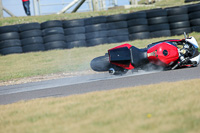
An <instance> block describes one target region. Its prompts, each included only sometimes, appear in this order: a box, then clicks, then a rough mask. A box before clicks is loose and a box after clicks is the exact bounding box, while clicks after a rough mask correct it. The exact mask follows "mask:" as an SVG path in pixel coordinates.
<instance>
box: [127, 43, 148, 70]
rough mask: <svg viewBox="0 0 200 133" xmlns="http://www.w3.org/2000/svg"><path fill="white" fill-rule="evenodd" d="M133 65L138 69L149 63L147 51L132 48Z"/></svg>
mask: <svg viewBox="0 0 200 133" xmlns="http://www.w3.org/2000/svg"><path fill="white" fill-rule="evenodd" d="M130 53H131V63H132V64H133V66H135V67H138V66H141V65H144V64H146V63H147V62H148V58H147V49H138V48H136V47H134V46H132V47H131V48H130Z"/></svg>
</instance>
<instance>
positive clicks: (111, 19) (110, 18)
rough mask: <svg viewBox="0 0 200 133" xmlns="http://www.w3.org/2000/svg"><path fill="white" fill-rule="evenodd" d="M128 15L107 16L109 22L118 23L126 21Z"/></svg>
mask: <svg viewBox="0 0 200 133" xmlns="http://www.w3.org/2000/svg"><path fill="white" fill-rule="evenodd" d="M126 19H127V14H117V15H111V16H107V22H118V21H126Z"/></svg>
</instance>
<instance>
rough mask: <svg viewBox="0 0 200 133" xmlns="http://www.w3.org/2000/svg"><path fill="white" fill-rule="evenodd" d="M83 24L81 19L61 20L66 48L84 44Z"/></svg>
mask: <svg viewBox="0 0 200 133" xmlns="http://www.w3.org/2000/svg"><path fill="white" fill-rule="evenodd" d="M84 25H85V24H84V20H83V19H76V20H67V21H63V27H64V31H65V37H66V42H67V45H66V48H74V47H84V46H86V42H85V27H84Z"/></svg>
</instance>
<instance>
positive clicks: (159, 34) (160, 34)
mask: <svg viewBox="0 0 200 133" xmlns="http://www.w3.org/2000/svg"><path fill="white" fill-rule="evenodd" d="M182 34H183V33H182ZM165 36H171V32H170V30H160V31H154V32H151V33H150V37H151V38H156V37H165Z"/></svg>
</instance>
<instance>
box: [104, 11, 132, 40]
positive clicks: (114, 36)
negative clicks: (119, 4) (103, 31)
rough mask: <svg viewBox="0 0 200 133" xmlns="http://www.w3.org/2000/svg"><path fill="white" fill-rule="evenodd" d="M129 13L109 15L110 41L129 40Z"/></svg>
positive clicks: (108, 35)
mask: <svg viewBox="0 0 200 133" xmlns="http://www.w3.org/2000/svg"><path fill="white" fill-rule="evenodd" d="M126 20H127V14H118V15H111V16H108V17H107V24H106V25H107V30H108V32H107V33H108V34H107V37H108V43H118V42H124V41H129V33H128V24H127V21H126Z"/></svg>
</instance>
